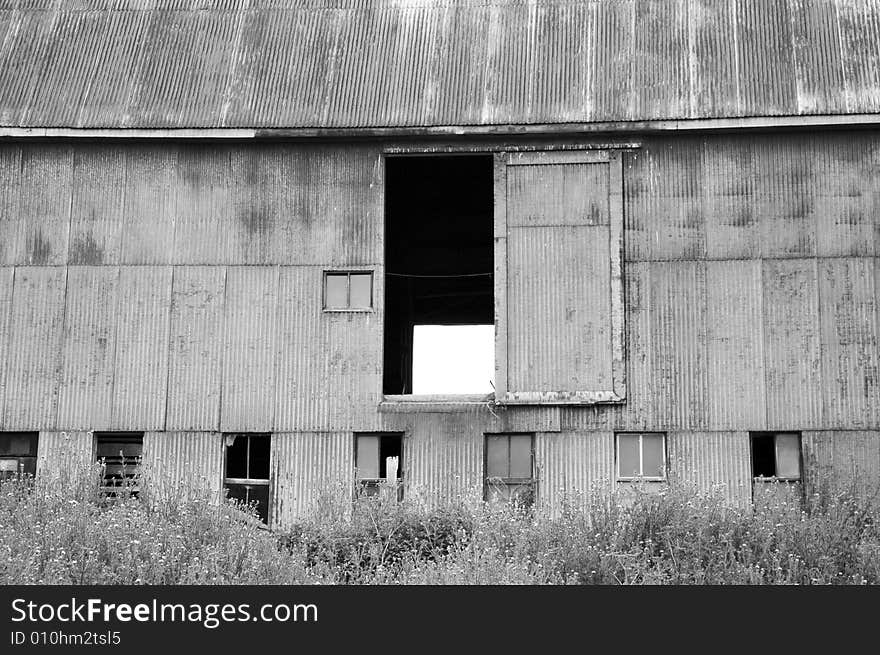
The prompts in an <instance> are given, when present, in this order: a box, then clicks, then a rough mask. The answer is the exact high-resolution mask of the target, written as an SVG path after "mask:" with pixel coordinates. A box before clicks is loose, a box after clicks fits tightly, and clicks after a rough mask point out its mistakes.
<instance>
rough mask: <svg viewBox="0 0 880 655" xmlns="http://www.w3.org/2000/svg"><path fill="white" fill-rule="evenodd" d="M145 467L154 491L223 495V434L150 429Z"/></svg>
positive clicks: (155, 493) (146, 436)
mask: <svg viewBox="0 0 880 655" xmlns="http://www.w3.org/2000/svg"><path fill="white" fill-rule="evenodd" d="M142 467H143V468H142V470H143V473H144V475H145V477H146V478H147V480H148V481H149V483H150V495H151V497H152V498H157V499H158V500H160V501H161V499H162V498H166V497H169V498H175V497H177V498H185V497H186V494H187V493H191V492H195V493H197V494H198V493H201V492H204V491H208V492H210V493H211V494H212V495H214V496H215V497H216V498H219V497H220V490H221V488H222V482H223V435H221V434H220V433H218V432H147V433H145V434H144V450H143V460H142Z"/></svg>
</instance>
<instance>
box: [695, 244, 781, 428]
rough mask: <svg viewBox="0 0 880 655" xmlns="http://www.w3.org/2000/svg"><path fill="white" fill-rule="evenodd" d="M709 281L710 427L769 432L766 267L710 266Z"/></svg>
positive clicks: (748, 264)
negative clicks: (763, 281) (764, 320)
mask: <svg viewBox="0 0 880 655" xmlns="http://www.w3.org/2000/svg"><path fill="white" fill-rule="evenodd" d="M706 277H707V280H706V290H707V296H708V302H707V305H708V313H707V319H708V323H709V334H708V343H709V377H708V380H707V382H708V390H709V427H710V429H712V430H723V429H740V430H747V429H751V430H760V429H763V428H764V427H765V422H766V419H767V410H766V407H765V397H766V394H765V391H764V350H763V345H764V335H763V329H762V321H761V317H762V315H763V311H764V309H763V306H762V300H763V287H762V285H761V262H760V261H757V260H750V261H749V260H746V261H721V262H708V263H707V274H706Z"/></svg>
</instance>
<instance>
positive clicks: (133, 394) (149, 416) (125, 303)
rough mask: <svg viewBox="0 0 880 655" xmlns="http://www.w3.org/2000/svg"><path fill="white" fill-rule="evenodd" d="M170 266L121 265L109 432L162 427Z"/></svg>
mask: <svg viewBox="0 0 880 655" xmlns="http://www.w3.org/2000/svg"><path fill="white" fill-rule="evenodd" d="M171 271H172V269H171V267H170V266H122V267H120V269H119V287H118V293H117V300H118V305H117V310H116V311H117V321H118V322H117V325H118V327H117V331H116V365H115V375H114V383H113V411H112V424H113V429H115V430H161V429H163V428H164V427H165V405H166V397H167V387H168V326H169V319H170V307H171V277H172V272H171Z"/></svg>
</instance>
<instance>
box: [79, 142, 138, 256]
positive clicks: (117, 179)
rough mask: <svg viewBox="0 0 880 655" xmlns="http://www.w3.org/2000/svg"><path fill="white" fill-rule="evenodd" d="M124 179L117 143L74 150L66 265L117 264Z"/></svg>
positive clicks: (123, 161)
mask: <svg viewBox="0 0 880 655" xmlns="http://www.w3.org/2000/svg"><path fill="white" fill-rule="evenodd" d="M134 179H135V180H137V178H134ZM125 181H126V175H125V157H124V156H123V150H122V149H121V148H119V147H118V146H109V147H88V146H87V147H85V148H78V149H77V150H76V151H75V152H74V154H73V198H72V200H71V202H70V248H69V253H68V258H67V259H68V262H69V263H70V264H82V265H96V264H118V263H119V260H120V252H121V250H122V210H123V190H124V188H125ZM137 183H139V180H138V181H137Z"/></svg>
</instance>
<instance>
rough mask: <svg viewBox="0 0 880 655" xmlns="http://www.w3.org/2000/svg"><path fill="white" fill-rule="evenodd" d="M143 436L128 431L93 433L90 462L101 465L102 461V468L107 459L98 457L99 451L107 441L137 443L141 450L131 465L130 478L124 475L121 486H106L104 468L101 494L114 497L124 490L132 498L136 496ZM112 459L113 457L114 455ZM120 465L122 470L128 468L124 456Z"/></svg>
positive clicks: (141, 463) (142, 453) (138, 487)
mask: <svg viewBox="0 0 880 655" xmlns="http://www.w3.org/2000/svg"><path fill="white" fill-rule="evenodd" d="M145 436H146V435H145V434H144V433H143V432H130V431H120V432H114V431H106V430H102V431H97V432H94V433H93V445H92V461H94V462H98V463H102V462H101V460H102V459H103V464H102V465H103V466H104V467H106V466H107V457H106V456H105V457H101V456H100V455H99V450H100V449H101V444H102V442H103V441H107V442H111V443H112V442H114V441H118V442H122V443H125V442H130V443H139V444H140V448H141V452H140V455H137V456H136V457H137V461H136V462H135V463H134V464H132V465H131V466H132V468H133V469H134V473H132V475H131V476H128V475H126V476H125V477H124V481H125V482H124V483H123V484H108V483H107V482H108V476H107V474H106V468H105V469H104V475H103V476H102V478H101V492H102V493H103V494H104V495H106V496H108V497H111V496H116V495H117V494H118V492H119V490H120V489H126V488H127V489H129V490H130V492H131V494H132V495H133V496H136V495H137V494H138V492H139V491H140V484H139V483H138V482H137V476H138V475H139V474H140V471H141V466H142V465H143V462H144V440H145V439H144V437H145ZM114 457H115V455H114ZM121 465H122V466H123V468H125V467H126V466H128V464H127V463H126V461H125V456H123V458H122V462H121ZM112 479H114V480H115V478H112Z"/></svg>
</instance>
